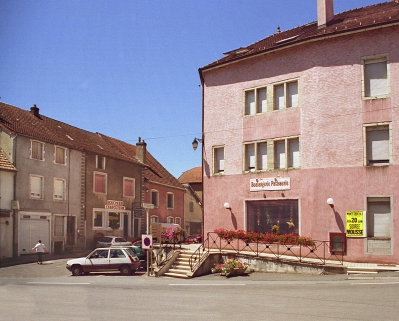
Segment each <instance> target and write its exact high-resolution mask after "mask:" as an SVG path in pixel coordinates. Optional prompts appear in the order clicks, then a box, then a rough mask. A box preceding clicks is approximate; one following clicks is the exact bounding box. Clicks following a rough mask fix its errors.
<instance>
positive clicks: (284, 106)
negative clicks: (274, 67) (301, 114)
mask: <svg viewBox="0 0 399 321" xmlns="http://www.w3.org/2000/svg"><path fill="white" fill-rule="evenodd" d="M293 83H296V88H297V90H296V96H297V98H296V101H297V104H296V106H291V105H292V104H289V101H292V98H291V99H290V97H291V95H289V93H290V91H289V85H290V84H293ZM272 86H273V111H279V110H285V109H290V108H297V107H299V79H297V78H296V79H290V80H286V81H283V82H278V83H274V84H272ZM280 87H282V88H283V94H284V95H283V104H282V106H281V107H280V103H277V99H278V96H277V94H276V90H277V88H280ZM277 107H279V108H277Z"/></svg>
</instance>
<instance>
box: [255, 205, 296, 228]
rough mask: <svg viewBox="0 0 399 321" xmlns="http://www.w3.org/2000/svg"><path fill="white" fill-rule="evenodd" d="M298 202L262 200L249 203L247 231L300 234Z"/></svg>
mask: <svg viewBox="0 0 399 321" xmlns="http://www.w3.org/2000/svg"><path fill="white" fill-rule="evenodd" d="M298 219H299V216H298V200H296V199H291V200H290V199H287V200H269V201H266V200H262V201H249V202H247V231H254V232H261V233H271V232H272V231H273V230H276V229H277V228H276V227H278V231H279V233H280V234H290V233H294V234H298V233H299V229H298V226H299V224H298Z"/></svg>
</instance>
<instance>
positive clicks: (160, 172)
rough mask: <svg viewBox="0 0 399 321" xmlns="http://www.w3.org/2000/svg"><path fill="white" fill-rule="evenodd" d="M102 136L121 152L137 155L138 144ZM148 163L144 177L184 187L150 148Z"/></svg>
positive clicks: (147, 154) (156, 181) (160, 182)
mask: <svg viewBox="0 0 399 321" xmlns="http://www.w3.org/2000/svg"><path fill="white" fill-rule="evenodd" d="M101 136H102V138H103V139H104V140H105V141H107V143H109V144H111V145H112V146H113V147H114V148H116V149H118V150H119V151H120V152H121V153H124V154H127V155H134V156H135V155H136V146H134V145H131V144H128V143H126V142H124V141H121V140H119V139H116V138H112V137H109V136H106V135H101ZM145 163H146V165H148V167H145V168H144V177H145V179H147V180H148V181H150V182H153V183H158V184H162V185H166V186H170V187H176V188H181V189H183V186H182V185H181V184H180V183H179V181H178V180H177V179H176V177H174V176H173V175H172V174H170V173H169V172H168V171H167V170H166V169H165V167H163V166H162V165H161V163H159V162H158V161H157V160H156V159H155V157H154V156H152V155H151V153H150V152H148V150H147V151H146V160H145Z"/></svg>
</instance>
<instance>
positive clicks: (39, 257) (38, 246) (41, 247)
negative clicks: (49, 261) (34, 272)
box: [32, 240, 47, 264]
mask: <svg viewBox="0 0 399 321" xmlns="http://www.w3.org/2000/svg"><path fill="white" fill-rule="evenodd" d="M32 250H36V254H37V264H43V257H42V255H43V253H44V252H47V249H46V247H45V245H44V244H43V243H42V240H39V241H37V244H36V245H35V246H34V247H32Z"/></svg>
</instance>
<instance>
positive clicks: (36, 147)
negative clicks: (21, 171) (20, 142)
mask: <svg viewBox="0 0 399 321" xmlns="http://www.w3.org/2000/svg"><path fill="white" fill-rule="evenodd" d="M30 151H31V154H30V158H32V159H37V160H41V161H44V144H43V143H41V142H38V141H35V140H32V141H31V149H30Z"/></svg>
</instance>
